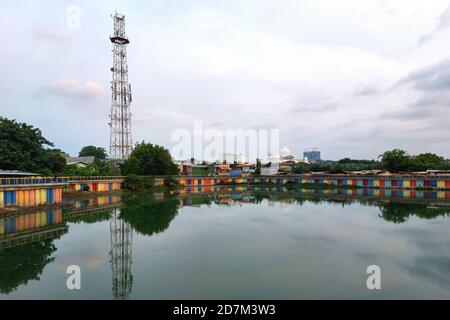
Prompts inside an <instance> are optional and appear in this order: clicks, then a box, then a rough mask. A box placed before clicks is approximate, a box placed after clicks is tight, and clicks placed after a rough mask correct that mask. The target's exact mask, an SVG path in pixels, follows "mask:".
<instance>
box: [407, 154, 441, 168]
mask: <svg viewBox="0 0 450 320" xmlns="http://www.w3.org/2000/svg"><path fill="white" fill-rule="evenodd" d="M411 167H412V169H413V170H416V171H425V170H439V169H444V168H445V160H444V158H443V157H440V156H438V155H437V154H434V153H422V154H419V155H417V156H415V157H414V158H412V160H411Z"/></svg>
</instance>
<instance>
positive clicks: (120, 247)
mask: <svg viewBox="0 0 450 320" xmlns="http://www.w3.org/2000/svg"><path fill="white" fill-rule="evenodd" d="M119 215H120V210H116V211H114V213H113V216H112V217H111V220H110V221H109V227H110V235H111V252H110V255H111V268H112V293H113V299H115V300H128V299H129V298H130V294H131V290H132V288H133V275H132V273H131V264H132V261H133V257H132V253H133V229H132V228H131V226H130V224H129V223H126V222H125V221H123V220H122V219H120V218H119Z"/></svg>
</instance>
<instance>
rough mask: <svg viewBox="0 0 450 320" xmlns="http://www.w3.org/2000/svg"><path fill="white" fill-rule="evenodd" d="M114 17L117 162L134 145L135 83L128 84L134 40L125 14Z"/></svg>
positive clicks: (113, 154)
mask: <svg viewBox="0 0 450 320" xmlns="http://www.w3.org/2000/svg"><path fill="white" fill-rule="evenodd" d="M112 18H113V20H114V34H113V35H111V36H110V37H109V38H110V40H111V42H112V44H113V50H112V51H113V55H114V60H113V67H112V68H111V71H112V81H111V90H112V103H111V114H110V122H109V126H110V130H111V131H110V143H109V156H110V159H111V160H112V161H113V162H118V161H122V160H125V159H127V158H128V156H129V155H130V153H131V151H132V148H133V141H132V137H131V111H130V106H131V102H132V97H131V85H130V84H129V83H128V64H127V45H128V44H129V43H130V41H129V39H128V37H127V36H126V34H125V16H124V15H122V14H119V13H116V14H114V15H113V16H112Z"/></svg>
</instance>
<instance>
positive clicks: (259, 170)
mask: <svg viewBox="0 0 450 320" xmlns="http://www.w3.org/2000/svg"><path fill="white" fill-rule="evenodd" d="M255 175H257V176H259V175H261V160H259V159H256V169H255Z"/></svg>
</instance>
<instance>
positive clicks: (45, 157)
mask: <svg viewBox="0 0 450 320" xmlns="http://www.w3.org/2000/svg"><path fill="white" fill-rule="evenodd" d="M44 146H53V143H51V142H50V141H48V140H47V139H46V138H44V137H43V136H42V132H41V130H39V129H38V128H34V127H33V126H30V125H27V124H26V123H18V122H16V121H15V120H9V119H6V118H2V117H0V150H1V152H0V168H1V169H4V170H21V171H34V172H35V171H41V170H44V169H47V170H48V171H50V172H54V171H58V170H60V169H61V167H62V166H63V164H62V161H61V158H60V157H58V156H56V155H55V153H52V151H49V150H46V149H45V148H44Z"/></svg>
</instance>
